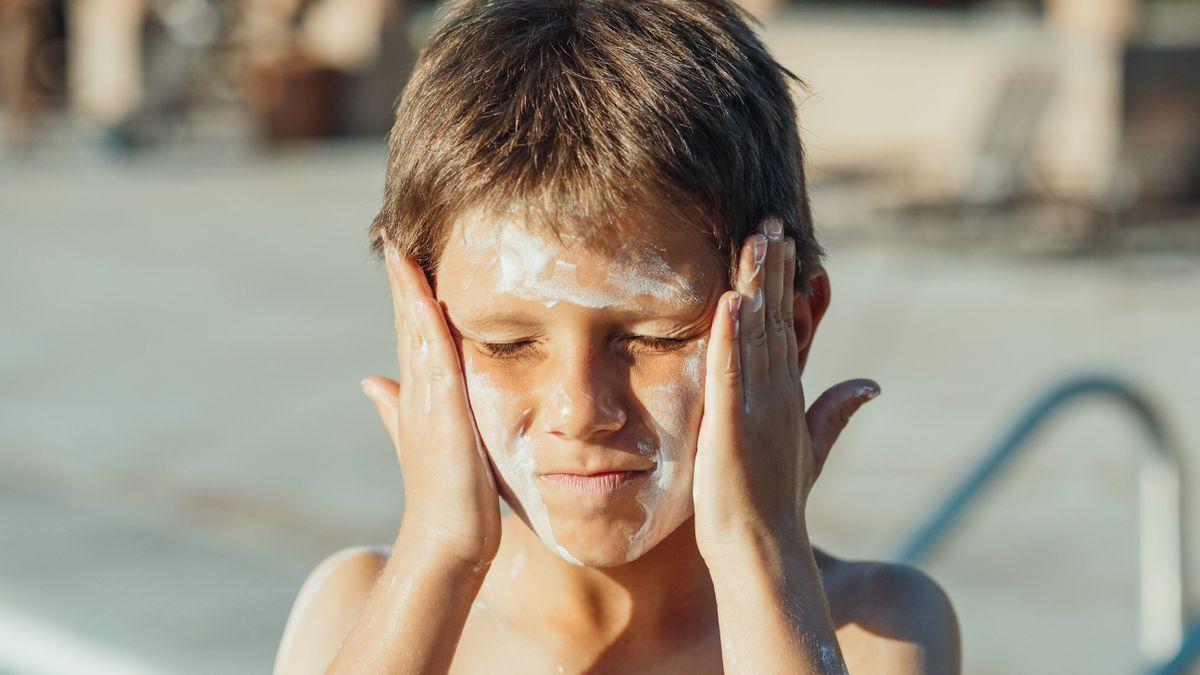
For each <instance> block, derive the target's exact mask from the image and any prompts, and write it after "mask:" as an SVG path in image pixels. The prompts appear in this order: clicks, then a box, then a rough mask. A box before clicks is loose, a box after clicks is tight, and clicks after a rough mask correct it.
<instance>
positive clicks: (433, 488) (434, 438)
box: [363, 245, 500, 566]
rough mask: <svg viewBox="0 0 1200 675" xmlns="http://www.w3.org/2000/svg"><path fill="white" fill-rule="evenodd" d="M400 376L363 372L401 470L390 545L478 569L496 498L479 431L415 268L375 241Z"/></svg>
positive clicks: (492, 532) (493, 543) (435, 305)
mask: <svg viewBox="0 0 1200 675" xmlns="http://www.w3.org/2000/svg"><path fill="white" fill-rule="evenodd" d="M385 251H386V253H385V263H386V265H387V272H388V282H389V285H390V286H391V293H392V309H393V310H394V312H395V315H396V358H397V359H398V361H399V365H400V381H399V382H395V381H394V380H389V379H388V378H386V377H379V376H373V377H369V378H367V379H365V380H363V391H364V393H366V395H367V397H368V398H370V399H371V400H372V401H373V402H374V403H375V407H376V409H377V410H378V411H379V419H380V420H381V421H382V422H383V426H384V427H385V428H386V429H387V433H388V436H389V437H391V439H392V445H393V446H395V448H396V456H397V457H398V458H399V460H400V469H401V471H402V472H403V476H404V518H403V521H402V524H401V526H400V534H399V536H398V540H406V541H404V542H398V543H399V544H400V545H404V546H410V545H422V544H425V545H432V546H433V547H434V548H435V552H440V553H446V554H449V555H452V556H455V557H457V558H461V559H462V560H463V561H464V562H467V563H469V564H471V565H472V566H480V565H483V566H486V565H488V564H489V563H491V561H492V559H493V558H495V556H496V550H497V548H498V547H499V545H500V498H499V495H498V493H497V491H496V480H495V475H494V473H493V471H492V467H491V464H490V462H489V461H488V459H487V455H486V453H485V452H484V449H483V443H482V441H481V440H480V438H479V431H478V429H477V428H476V426H475V417H474V415H472V413H471V408H470V402H469V400H468V397H467V387H466V380H465V379H464V378H463V370H462V366H461V365H460V363H459V358H458V350H457V349H456V348H455V345H454V342H453V339H452V338H451V335H450V330H449V328H448V327H447V322H446V317H445V314H444V313H443V311H442V306H441V304H440V303H439V302H438V301H437V299H436V298H434V297H433V291H432V290H431V289H430V287H429V282H428V280H426V278H425V273H424V272H423V271H422V270H421V268H420V267H419V266H418V265H417V264H416V263H415V262H413V261H412V260H410V259H408V258H407V257H405V256H401V255H400V254H399V253H397V252H396V250H395V249H394V248H393V247H392V246H391V245H388V246H386V247H385Z"/></svg>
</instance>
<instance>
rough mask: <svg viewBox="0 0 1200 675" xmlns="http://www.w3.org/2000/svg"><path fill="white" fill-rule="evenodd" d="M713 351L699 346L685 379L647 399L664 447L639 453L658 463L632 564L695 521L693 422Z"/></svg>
mask: <svg viewBox="0 0 1200 675" xmlns="http://www.w3.org/2000/svg"><path fill="white" fill-rule="evenodd" d="M707 347H708V340H706V339H701V340H698V341H697V344H696V345H695V347H693V351H692V353H691V354H689V355H688V356H687V359H686V360H685V361H684V366H683V372H682V373H681V375H682V377H680V378H677V379H675V380H674V381H672V382H671V383H670V384H666V385H662V386H658V387H655V388H653V389H652V390H650V392H649V395H648V396H647V397H646V410H647V412H649V413H650V417H651V420H652V423H653V426H654V427H655V428H654V433H655V436H656V437H657V438H658V443H657V444H654V445H652V444H650V443H648V442H646V441H643V442H641V443H638V450H641V451H642V452H643V453H645V454H646V455H647V456H651V457H653V458H654V462H655V466H654V470H653V471H652V472H651V473H650V479H649V480H648V481H647V482H646V485H645V486H644V487H643V488H642V489H641V491H639V492H638V496H637V500H638V503H639V504H641V506H642V511H643V512H645V514H646V520H645V522H643V523H642V526H641V527H640V528H638V530H637V532H634V533H633V536H632V537H630V539H629V548H628V550H627V551H626V554H625V560H626V562H628V561H631V560H636V559H637V558H639V557H641V555H642V554H644V553H645V552H646V551H647V550H649V549H650V548H651V547H652V546H654V545H655V544H657V543H658V542H660V541H662V539H663V537H666V536H667V535H668V534H670V533H671V532H672V531H674V529H675V528H677V527H679V525H680V523H682V522H683V521H685V520H687V518H688V517H689V516H691V515H692V510H693V508H694V503H693V501H692V468H693V465H694V458H691V457H688V453H690V452H691V447H692V443H691V441H692V440H694V437H693V435H692V434H691V433H689V429H688V426H689V419H688V416H689V411H690V410H691V409H692V407H693V403H694V402H695V399H696V397H698V396H703V391H704V389H703V387H704V359H705V355H706V353H707V351H708V349H707Z"/></svg>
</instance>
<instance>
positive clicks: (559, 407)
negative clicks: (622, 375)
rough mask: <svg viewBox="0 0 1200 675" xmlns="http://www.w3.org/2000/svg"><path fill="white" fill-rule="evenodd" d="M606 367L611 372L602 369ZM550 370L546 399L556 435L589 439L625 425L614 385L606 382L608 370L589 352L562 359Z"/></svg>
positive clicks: (610, 373)
mask: <svg viewBox="0 0 1200 675" xmlns="http://www.w3.org/2000/svg"><path fill="white" fill-rule="evenodd" d="M604 370H607V371H608V372H607V373H605V372H601V371H604ZM548 372H549V376H548V380H549V382H548V383H547V384H548V393H549V396H548V397H547V399H546V405H547V410H546V412H547V417H548V418H549V431H550V433H553V434H555V435H556V436H562V437H564V438H571V439H576V440H587V439H592V438H596V437H597V436H600V435H607V434H610V433H612V432H614V431H616V430H618V429H620V428H621V427H623V426H625V421H626V419H627V418H628V417H627V415H626V414H625V410H624V409H623V408H622V407H621V405H620V404H619V403H618V397H617V395H616V391H615V389H616V388H615V387H614V386H612V384H610V383H609V382H607V381H606V376H607V377H611V375H612V373H613V372H615V371H614V370H613V369H605V368H602V367H601V364H598V363H596V362H595V361H594V360H593V359H592V358H591V357H590V355H589V354H580V355H578V356H572V357H569V358H566V359H563V361H562V362H560V363H559V367H558V368H555V369H553V370H551V371H548Z"/></svg>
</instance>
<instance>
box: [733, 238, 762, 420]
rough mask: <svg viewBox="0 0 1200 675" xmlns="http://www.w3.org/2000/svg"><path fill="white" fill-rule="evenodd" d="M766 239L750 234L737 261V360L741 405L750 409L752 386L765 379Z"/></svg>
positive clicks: (752, 395)
mask: <svg viewBox="0 0 1200 675" xmlns="http://www.w3.org/2000/svg"><path fill="white" fill-rule="evenodd" d="M766 260H767V238H766V237H764V236H763V235H761V234H752V235H750V236H749V237H747V238H746V243H745V244H744V245H743V246H742V254H741V256H740V258H739V260H738V278H737V286H736V288H735V290H737V291H738V292H739V293H740V294H741V296H742V298H743V301H742V302H741V307H740V309H739V315H738V324H739V339H738V345H739V349H740V356H739V361H740V362H741V373H742V389H743V398H744V401H743V406H744V408H745V410H746V412H750V408H751V406H752V405H753V404H754V398H755V397H754V393H753V392H754V389H755V388H756V387H757V386H758V383H760V382H766V381H767V368H768V365H769V361H768V360H767V350H766V344H767V327H766V321H765V319H764V316H765V313H764V312H763V305H764V292H765V290H764V288H763V280H764V279H765V275H766Z"/></svg>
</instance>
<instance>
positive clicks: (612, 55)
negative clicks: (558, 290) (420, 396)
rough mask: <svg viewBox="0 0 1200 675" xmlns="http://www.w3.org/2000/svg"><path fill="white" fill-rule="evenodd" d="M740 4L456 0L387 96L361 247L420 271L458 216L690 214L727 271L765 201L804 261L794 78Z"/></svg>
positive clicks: (583, 222) (543, 222) (656, 218)
mask: <svg viewBox="0 0 1200 675" xmlns="http://www.w3.org/2000/svg"><path fill="white" fill-rule="evenodd" d="M747 18H748V15H747V14H746V13H745V12H744V11H743V10H742V9H740V8H738V7H737V6H736V5H734V4H733V3H732V2H726V1H724V0H461V1H460V2H456V3H454V4H453V6H452V8H451V9H450V11H449V14H448V15H447V16H446V17H445V19H444V21H443V23H442V25H441V27H440V28H439V29H438V30H437V31H436V32H435V33H434V35H433V36H432V37H431V38H430V40H429V43H428V45H427V46H426V47H425V49H424V50H423V51H422V53H421V56H420V58H419V59H418V61H417V65H416V68H415V70H414V71H413V74H412V77H411V79H410V80H409V82H408V85H407V86H406V87H405V89H404V93H403V95H402V97H401V100H400V103H399V106H398V107H397V109H396V123H395V125H394V126H393V127H392V131H391V134H390V135H389V137H388V146H389V157H388V167H387V182H386V189H385V194H384V199H383V205H382V207H381V208H380V211H379V214H378V215H377V216H376V217H375V221H374V223H373V224H372V225H371V230H370V237H371V247H372V249H373V250H374V251H375V252H376V253H377V254H380V253H382V250H383V247H384V245H385V244H386V242H388V241H391V242H393V243H394V244H395V245H396V246H397V248H398V249H399V250H400V252H401V253H402V254H405V255H409V256H411V257H413V258H415V259H416V260H417V261H418V262H419V263H420V264H421V265H422V267H424V269H425V270H426V272H427V273H428V274H430V276H431V277H432V276H433V275H434V273H435V272H436V268H437V262H438V258H439V256H440V254H441V251H442V248H443V246H444V244H445V241H446V236H447V234H448V232H449V230H450V226H452V225H453V223H454V222H455V220H457V219H458V218H461V217H463V216H464V215H465V214H466V213H468V212H470V211H475V210H482V211H483V212H485V213H490V214H497V215H502V214H511V213H513V212H520V213H521V214H522V216H523V218H522V222H523V223H528V222H530V221H533V222H535V223H537V224H539V225H540V226H542V227H544V228H545V229H546V231H548V232H551V233H553V234H555V235H559V234H560V233H561V232H562V231H563V228H564V227H572V228H574V229H575V231H580V232H589V233H593V234H596V235H598V236H592V237H589V240H590V241H593V242H595V243H596V244H598V245H600V246H608V245H611V244H613V243H615V242H619V241H620V240H621V239H622V238H624V236H626V235H628V234H631V233H632V232H633V230H631V227H632V226H633V225H634V224H635V223H644V222H655V223H657V226H658V227H663V226H676V227H679V226H682V227H691V228H695V229H698V230H699V231H700V232H702V233H703V234H705V235H706V236H708V237H709V239H710V240H711V242H712V244H713V245H714V247H715V248H716V251H717V252H718V254H719V255H720V257H721V258H723V259H724V260H726V262H727V265H728V266H729V270H730V274H732V271H733V270H735V269H736V262H735V261H736V255H737V251H738V249H739V248H740V244H741V242H742V241H743V240H744V239H745V237H746V236H748V235H749V234H750V233H752V232H753V231H754V229H755V227H756V226H757V225H758V223H759V222H760V221H761V220H762V219H763V218H764V217H767V216H776V217H778V218H780V219H781V220H782V221H783V223H784V228H785V229H784V232H785V234H787V235H790V236H791V237H793V238H794V239H795V240H796V257H797V260H798V262H799V263H800V264H801V265H802V267H801V269H804V270H808V271H812V270H814V269H816V268H817V267H818V266H819V264H820V259H821V256H822V250H821V247H820V245H819V244H818V243H817V241H816V239H815V237H814V236H813V227H812V220H811V216H810V212H809V205H808V196H807V192H806V186H805V180H804V166H803V151H802V148H801V144H800V137H799V132H798V128H797V123H796V111H795V106H794V105H793V103H792V99H791V96H790V91H789V88H788V87H789V84H791V83H793V82H794V83H799V80H798V79H797V78H796V76H795V75H793V74H792V73H791V72H789V71H788V70H787V69H785V68H784V67H783V66H781V65H780V64H779V63H777V62H776V61H775V60H774V59H773V58H772V57H771V56H770V54H768V53H767V51H766V48H765V47H764V46H763V45H762V43H761V42H760V41H759V39H758V37H757V36H756V35H755V34H754V31H753V30H752V29H751V28H750V26H749V25H748V23H747ZM651 218H653V220H652V221H651V220H650V219H651ZM664 219H665V222H664ZM807 277H808V275H807V274H803V275H797V279H798V285H799V286H800V287H801V288H803V289H805V290H806V289H807Z"/></svg>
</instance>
